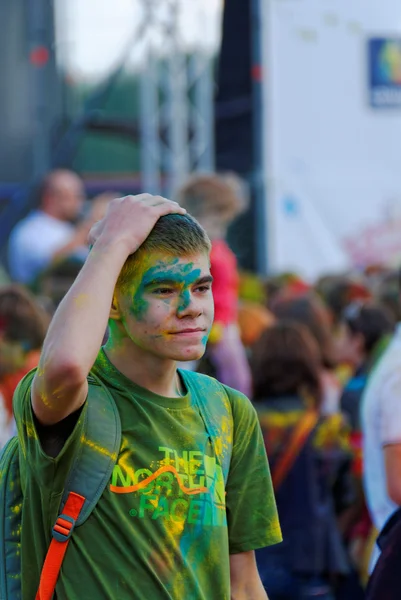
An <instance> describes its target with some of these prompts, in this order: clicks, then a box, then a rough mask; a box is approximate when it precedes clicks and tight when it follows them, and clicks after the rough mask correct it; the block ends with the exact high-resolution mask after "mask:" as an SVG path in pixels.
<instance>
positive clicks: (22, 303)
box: [0, 284, 49, 351]
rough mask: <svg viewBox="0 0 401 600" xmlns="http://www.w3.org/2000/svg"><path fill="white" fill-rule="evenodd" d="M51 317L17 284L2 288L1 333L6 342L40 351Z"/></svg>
mask: <svg viewBox="0 0 401 600" xmlns="http://www.w3.org/2000/svg"><path fill="white" fill-rule="evenodd" d="M48 324H49V316H48V315H47V314H46V312H45V310H44V309H43V308H42V307H41V306H40V305H39V304H38V302H37V301H36V298H35V297H34V296H33V295H32V294H31V293H30V292H28V291H27V290H26V289H24V288H23V287H22V286H19V285H17V284H11V285H7V286H4V287H2V288H0V331H1V332H2V333H3V335H4V337H5V339H6V340H8V341H10V342H18V343H20V344H21V346H22V347H23V348H24V350H26V351H29V350H39V349H40V348H41V346H42V344H43V340H44V338H45V335H46V331H47V327H48Z"/></svg>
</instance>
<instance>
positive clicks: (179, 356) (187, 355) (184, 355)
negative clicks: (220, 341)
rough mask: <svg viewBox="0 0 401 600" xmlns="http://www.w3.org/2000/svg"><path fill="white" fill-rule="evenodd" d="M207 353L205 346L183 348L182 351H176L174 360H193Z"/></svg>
mask: <svg viewBox="0 0 401 600" xmlns="http://www.w3.org/2000/svg"><path fill="white" fill-rule="evenodd" d="M204 354H205V347H204V346H203V345H202V347H199V348H194V347H192V348H186V349H183V350H181V351H180V352H177V353H175V355H174V360H176V361H178V362H187V361H192V360H199V359H200V358H202V356H203V355H204Z"/></svg>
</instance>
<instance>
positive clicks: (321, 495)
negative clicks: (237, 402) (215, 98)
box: [0, 170, 401, 600]
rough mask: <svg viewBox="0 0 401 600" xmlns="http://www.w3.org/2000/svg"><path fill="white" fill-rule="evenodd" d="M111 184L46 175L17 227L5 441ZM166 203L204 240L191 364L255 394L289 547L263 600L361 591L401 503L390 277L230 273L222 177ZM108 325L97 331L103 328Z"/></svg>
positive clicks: (233, 198) (2, 309)
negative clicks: (202, 324) (98, 188)
mask: <svg viewBox="0 0 401 600" xmlns="http://www.w3.org/2000/svg"><path fill="white" fill-rule="evenodd" d="M116 196H117V194H115V193H113V192H112V191H110V192H107V193H105V194H102V195H101V196H98V197H96V198H94V199H92V200H90V201H87V200H86V199H85V194H84V187H83V184H82V182H81V180H80V178H79V177H78V176H77V175H76V174H75V173H72V172H70V171H67V170H58V171H54V172H52V173H50V174H49V175H48V176H47V177H46V178H45V179H44V181H43V183H42V185H41V187H40V190H39V191H38V203H37V208H36V209H35V210H34V211H32V212H31V213H30V214H29V215H28V216H26V217H25V218H24V219H23V220H21V221H20V222H19V223H18V225H17V226H16V227H15V229H14V230H13V232H12V234H11V236H10V239H9V247H8V266H9V269H8V271H9V272H8V274H7V275H6V274H5V275H4V276H3V280H2V283H1V285H0V443H1V444H4V442H5V441H6V440H7V439H8V438H9V437H10V435H12V433H13V430H14V425H13V417H12V397H13V392H14V390H15V388H16V386H17V385H18V382H19V380H20V379H21V378H22V376H23V375H24V374H25V373H27V372H28V371H29V370H30V369H32V368H33V367H35V366H36V365H37V364H38V359H39V355H40V349H41V345H42V343H43V339H44V336H45V334H46V330H47V327H48V325H49V322H50V320H51V317H52V314H53V313H54V311H55V310H56V308H57V306H58V304H59V303H60V301H61V300H62V298H63V296H64V295H65V293H66V291H67V290H68V289H69V287H70V285H71V283H72V281H73V280H74V279H75V277H76V276H77V275H78V273H79V270H80V268H81V266H82V264H83V262H84V261H85V257H86V256H87V254H88V252H89V250H88V248H87V245H86V239H87V234H88V231H89V229H90V227H91V226H92V225H93V223H95V222H96V221H98V220H100V219H101V218H102V216H103V215H104V213H105V211H106V210H107V204H108V202H109V201H110V199H112V198H114V197H116ZM177 199H178V200H179V201H180V203H182V204H183V205H184V206H185V207H186V208H187V209H188V211H189V212H190V213H191V214H192V215H194V216H195V217H196V218H197V219H198V220H199V222H200V223H201V224H202V225H203V227H204V228H205V229H206V231H207V232H208V234H209V236H210V238H211V240H212V255H211V270H212V274H213V277H214V284H213V286H214V297H215V308H216V318H215V324H214V326H213V329H212V332H211V335H210V341H209V343H208V346H207V351H206V354H205V356H204V358H203V359H202V360H201V361H200V362H199V363H197V364H191V365H186V367H187V368H192V369H197V370H199V371H201V372H204V373H208V374H211V375H213V376H215V377H217V378H218V379H220V380H221V381H223V382H224V383H227V384H228V385H231V386H232V387H235V388H237V389H240V390H241V391H243V392H244V393H246V394H247V395H249V397H250V398H251V399H252V401H253V403H254V406H255V409H256V411H257V413H258V415H259V418H260V424H261V428H262V432H263V435H264V439H265V444H266V449H267V453H268V457H269V462H270V467H271V471H272V479H273V483H274V487H275V493H276V500H277V505H278V510H279V516H280V522H281V527H282V531H283V538H284V542H283V543H282V544H279V545H277V546H273V547H269V548H266V549H263V550H260V551H258V552H257V560H258V566H259V571H260V573H261V576H262V580H263V583H264V585H265V587H266V589H267V591H268V594H269V598H270V599H271V600H285V599H291V600H293V599H297V598H323V599H326V600H329V599H334V598H336V599H338V600H347V599H350V600H358V599H359V598H364V597H365V591H364V590H365V587H366V584H367V581H368V578H369V573H370V572H371V571H372V569H373V567H374V564H375V562H376V560H377V557H378V555H379V549H378V547H377V545H376V543H375V542H376V538H377V535H378V533H379V532H380V531H382V530H383V528H384V526H385V524H386V522H387V521H388V520H389V518H390V517H392V515H394V513H396V511H397V509H398V507H399V506H400V505H401V329H400V328H399V326H398V323H399V322H400V321H401V295H400V277H399V273H398V271H395V270H392V269H389V268H386V267H385V266H382V265H372V266H371V267H370V268H368V269H365V270H364V271H358V272H350V273H341V274H327V275H326V276H324V277H321V278H320V279H319V280H318V281H316V282H314V283H313V284H311V283H310V282H306V281H303V280H302V279H301V278H300V277H299V276H298V275H297V274H296V273H282V274H276V275H272V276H269V277H267V278H264V279H263V278H260V277H258V276H256V275H255V274H252V273H245V272H241V271H240V270H239V269H238V267H237V263H236V259H235V256H234V254H233V253H232V251H231V250H230V248H229V246H228V244H227V242H226V241H225V240H226V233H227V228H228V226H229V224H230V223H231V222H232V221H233V219H235V218H236V217H237V216H238V214H240V213H241V212H242V211H244V210H245V209H246V208H247V205H248V194H247V190H246V186H245V185H244V184H243V182H242V181H240V180H239V179H238V178H237V177H236V176H234V175H233V174H227V175H219V176H217V175H194V176H193V177H191V178H190V179H189V180H188V181H187V182H186V183H185V184H184V185H183V186H182V188H181V189H180V190H178V191H177ZM105 335H107V333H106V334H105Z"/></svg>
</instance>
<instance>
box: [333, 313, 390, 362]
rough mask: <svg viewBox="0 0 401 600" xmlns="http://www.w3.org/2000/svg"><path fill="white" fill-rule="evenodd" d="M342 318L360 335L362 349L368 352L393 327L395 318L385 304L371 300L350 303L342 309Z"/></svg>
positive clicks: (353, 331)
mask: <svg viewBox="0 0 401 600" xmlns="http://www.w3.org/2000/svg"><path fill="white" fill-rule="evenodd" d="M343 320H344V321H345V323H346V324H347V325H348V327H349V329H350V330H351V332H352V333H353V334H360V335H362V337H363V339H364V349H365V352H367V353H368V354H370V353H371V352H372V350H373V349H374V348H375V346H376V344H377V343H378V342H379V341H380V340H381V339H382V338H383V337H384V336H385V335H388V334H390V333H392V332H393V331H394V328H395V320H394V317H393V315H392V314H391V312H390V311H389V310H388V309H387V308H386V307H385V306H381V305H380V304H375V303H373V302H367V303H362V302H353V303H351V304H350V305H349V306H348V307H347V308H346V309H345V310H344V313H343Z"/></svg>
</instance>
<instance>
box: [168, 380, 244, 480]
mask: <svg viewBox="0 0 401 600" xmlns="http://www.w3.org/2000/svg"><path fill="white" fill-rule="evenodd" d="M179 373H180V376H181V377H182V379H183V381H184V383H189V384H190V388H191V392H192V393H193V397H194V401H195V402H196V404H197V406H198V407H199V410H200V413H201V415H202V418H203V419H204V422H205V426H206V430H207V432H208V434H209V437H210V439H211V440H212V444H213V447H214V452H215V455H216V458H217V459H218V461H219V463H220V466H221V468H222V470H223V475H224V481H225V482H227V478H228V472H229V470H230V461H231V453H232V447H233V437H234V419H233V413H232V408H231V401H230V397H229V395H228V392H227V390H226V388H225V386H224V385H223V384H222V383H220V382H219V381H217V379H214V378H213V377H209V376H208V375H203V374H201V373H194V372H193V371H187V370H185V369H179ZM211 394H213V398H211Z"/></svg>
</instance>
